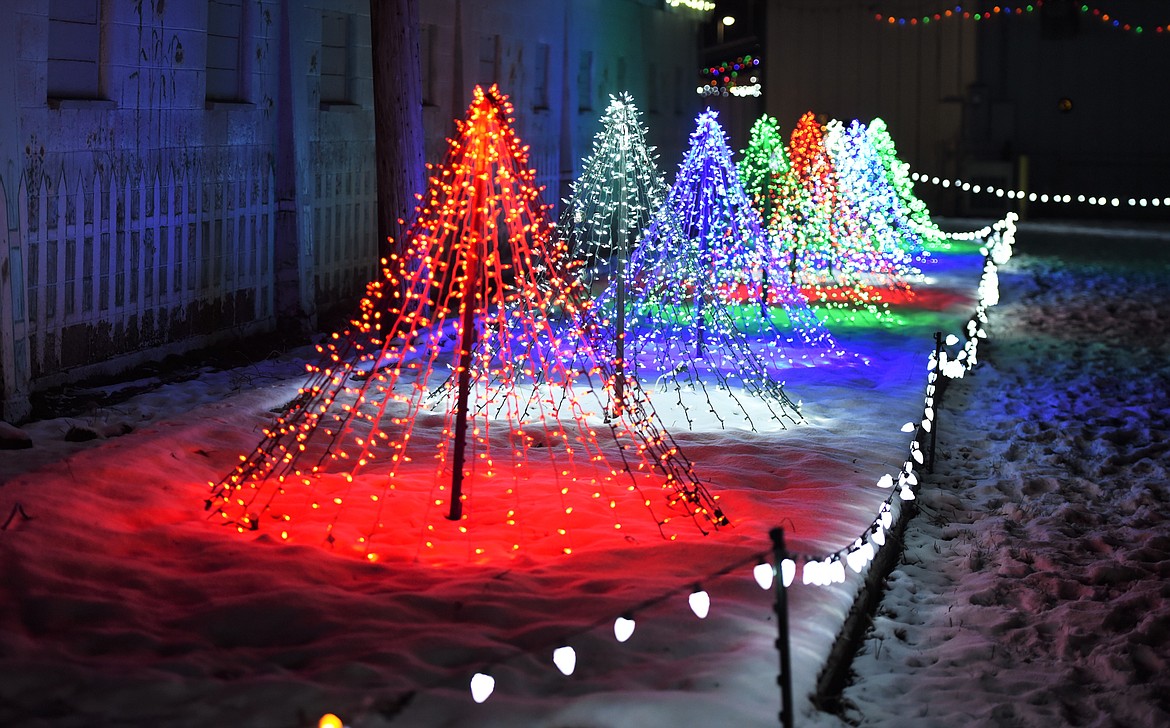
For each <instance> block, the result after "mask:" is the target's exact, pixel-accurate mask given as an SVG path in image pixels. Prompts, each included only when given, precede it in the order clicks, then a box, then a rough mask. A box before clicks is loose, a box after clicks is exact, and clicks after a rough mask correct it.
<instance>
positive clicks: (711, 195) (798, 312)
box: [597, 110, 840, 427]
mask: <svg viewBox="0 0 1170 728" xmlns="http://www.w3.org/2000/svg"><path fill="white" fill-rule="evenodd" d="M777 265H778V262H777V260H776V259H775V258H774V256H773V255H772V246H771V245H770V244H769V242H768V239H767V235H766V233H765V232H764V230H763V228H762V225H761V222H760V218H759V215H758V214H757V213H756V212H755V210H754V209H753V208H752V206H751V204H750V203H749V202H748V199H747V194H746V193H745V192H744V189H743V186H742V184H741V183H740V181H739V176H738V173H737V172H736V169H735V165H734V164H733V163H732V161H731V151H730V149H728V147H727V140H726V137H725V135H724V133H723V129H722V127H720V126H719V123H718V121H717V119H716V113H715V112H714V111H711V110H708V111H706V112H704V113H703V114H700V115H699V117H698V120H697V125H696V129H695V131H694V132H693V133H692V134H691V140H690V147H689V149H688V150H687V153H686V156H685V158H684V160H683V162H682V164H681V165H680V167H679V171H678V175H677V176H676V179H675V183H674V185H673V186H672V187H671V189H670V191H669V192H668V193H667V196H666V200H665V203H664V205H663V206H662V207H661V208H659V210H658V211H657V212H656V213H655V214H654V215H653V217H652V219H651V221H650V224H649V226H648V227H647V228H646V231H645V233H644V234H643V236H642V238H641V240H640V242H639V243H638V245H637V247H636V249H635V250H634V252H633V253H632V254H631V256H630V264H629V269H628V275H627V277H626V278H627V281H628V285H629V296H628V298H629V310H628V312H627V313H626V319H627V323H626V327H625V335H626V336H627V337H628V346H627V351H628V352H629V359H630V363H631V366H632V367H636V368H637V370H638V372H639V373H641V374H642V375H643V376H648V375H653V376H655V377H658V378H659V379H660V381H661V380H664V379H665V380H670V381H672V382H674V383H675V391H676V392H678V393H679V404H680V405H682V406H683V407H684V409H685V408H686V405H685V403H684V402H683V399H682V397H681V383H683V382H686V383H688V384H689V386H694V387H696V388H704V391H705V387H706V386H707V385H708V384H710V385H713V386H715V387H718V388H720V389H723V390H724V391H726V392H731V391H732V385H736V388H737V389H738V388H742V390H743V391H744V392H746V393H748V394H750V395H751V396H752V397H753V398H754V399H755V400H757V401H761V402H766V403H767V404H768V405H769V412H770V416H771V417H773V418H775V419H776V420H778V421H783V420H785V419H787V420H790V421H794V422H795V421H799V420H800V419H801V417H800V414H799V408H798V407H797V406H796V405H795V404H794V403H793V402H792V401H791V400H790V399H789V398H788V396H787V395H786V394H785V392H784V389H783V385H782V384H781V383H779V381H778V379H779V376H781V375H780V374H779V373H778V370H780V369H783V368H786V367H790V366H792V365H793V364H794V363H796V362H798V361H799V362H805V363H808V362H810V361H814V360H817V359H819V358H822V357H825V356H827V355H829V354H830V353H840V351H839V350H838V348H837V345H836V342H835V341H834V340H833V339H832V337H831V336H830V335H829V334H828V332H826V331H825V330H824V328H823V327H822V326H821V325H820V322H819V321H818V320H817V319H816V317H815V315H814V314H813V313H812V311H811V310H810V309H809V308H808V305H807V302H806V301H805V300H804V299H803V298H802V297H801V295H800V293H799V292H798V291H797V290H795V289H794V288H793V286H792V285H791V284H790V283H789V282H788V281H787V280H786V279H785V277H784V276H779V277H778V278H777V279H776V281H775V283H769V277H770V276H771V277H777V271H778V267H777ZM618 295H619V290H618V288H617V286H616V285H614V284H611V285H610V287H609V288H607V289H606V291H605V292H604V293H603V294H602V295H600V296H599V297H598V301H597V307H598V310H599V314H598V315H599V316H601V315H607V316H609V318H610V319H612V318H613V317H614V316H615V315H616V310H617V308H616V301H617V298H618ZM706 404H707V406H708V407H709V409H710V411H711V412H713V413H714V414H716V416H717V417H719V419H720V421H721V422H722V421H723V416H722V414H721V413H720V412H719V411H717V409H718V408H716V407H715V406H714V405H713V404H712V402H711V399H710V397H708V399H707V402H706ZM740 410H741V412H743V413H744V414H745V415H747V412H746V409H744V408H743V407H742V406H741V407H740ZM688 419H689V415H688ZM747 420H748V424H749V425H750V426H753V427H754V424H753V423H752V421H751V418H750V416H748V417H747Z"/></svg>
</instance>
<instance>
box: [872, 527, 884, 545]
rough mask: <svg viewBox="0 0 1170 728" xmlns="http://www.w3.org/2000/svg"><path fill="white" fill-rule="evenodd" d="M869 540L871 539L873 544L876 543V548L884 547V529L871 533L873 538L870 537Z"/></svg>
mask: <svg viewBox="0 0 1170 728" xmlns="http://www.w3.org/2000/svg"><path fill="white" fill-rule="evenodd" d="M870 538H872V539H873V542H874V543H876V544H877V545H878V546H885V545H886V530H885V529H884V528H879V529H878V530H876V531H874V532H873V536H871V537H870Z"/></svg>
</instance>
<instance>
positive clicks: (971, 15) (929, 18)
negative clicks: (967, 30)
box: [873, 0, 1170, 35]
mask: <svg viewBox="0 0 1170 728" xmlns="http://www.w3.org/2000/svg"><path fill="white" fill-rule="evenodd" d="M1043 6H1044V0H1036V2H1035V3H1028V4H1025V5H1015V6H1011V5H995V6H993V7H992V8H991V10H987V11H980V12H972V11H970V10H963V6H962V5H956V6H955V7H954V9H948V10H942V11H939V12H937V13H934V14H932V15H923V16H905V15H885V14H883V13H874V16H873V17H874V20H876V21H878V22H879V23H884V24H886V25H896V26H899V27H905V26H910V27H916V26H920V25H921V26H925V25H930V24H931V22H935V23H937V22H940V21H943V20H959V19H961V20H976V21H978V20H990V19H991V18H1000V17H1018V16H1021V15H1028V14H1031V13H1033V12H1035V11H1036V10H1038V9H1040V8H1041V7H1043ZM1080 10H1081V12H1082V13H1084V14H1085V15H1088V16H1091V17H1093V18H1096V19H1097V20H1099V21H1101V22H1102V23H1104V24H1105V25H1107V26H1109V27H1111V28H1117V29H1118V30H1124V31H1125V32H1127V33H1133V34H1135V35H1142V34H1143V33H1144V32H1145V31H1146V27H1145V26H1143V25H1141V24H1139V23H1129V22H1126V21H1123V20H1121V19H1119V18H1118V17H1117V16H1116V15H1113V14H1111V13H1108V12H1106V11H1104V10H1102V9H1101V8H1099V7H1094V6H1090V5H1081V8H1080ZM1152 30H1153V32H1154V33H1170V23H1166V24H1164V25H1155V26H1153V28H1152Z"/></svg>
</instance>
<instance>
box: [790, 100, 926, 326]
mask: <svg viewBox="0 0 1170 728" xmlns="http://www.w3.org/2000/svg"><path fill="white" fill-rule="evenodd" d="M788 155H789V168H788V173H787V175H786V179H785V183H784V197H783V198H782V200H783V203H784V211H783V221H782V226H781V230H780V235H779V237H778V243H779V245H780V247H781V249H782V250H783V251H784V254H785V255H786V256H787V260H788V270H789V273H790V277H791V278H790V279H791V281H792V282H793V283H794V284H796V285H797V286H799V287H800V288H801V290H802V291H804V293H805V295H806V296H808V298H809V300H810V301H814V302H816V303H818V304H820V305H822V306H824V307H826V308H830V309H835V310H837V311H838V312H840V313H839V314H838V315H844V316H845V317H847V318H853V316H854V314H855V312H857V311H866V312H868V313H870V314H872V315H875V316H879V317H880V316H883V315H885V314H886V313H887V312H888V310H889V303H888V301H886V300H885V298H884V296H883V290H885V291H894V290H897V291H899V293H900V294H901V295H905V293H906V292H907V290H908V287H907V285H906V283H905V279H904V277H903V273H904V271H902V270H901V268H900V266H899V264H898V263H897V262H896V261H894V260H891V259H890V258H888V257H887V256H885V255H883V254H881V253H880V252H879V251H878V250H876V249H875V247H874V245H873V243H872V241H871V240H870V239H869V237H868V234H867V231H866V229H865V226H864V222H863V220H861V218H860V217H859V215H858V212H857V210H855V209H854V208H853V207H852V205H851V204H850V201H849V199H848V197H847V196H845V195H843V194H842V193H841V189H840V183H839V180H838V171H837V169H836V168H835V166H834V164H833V159H832V157H831V156H830V154H829V151H828V148H827V147H826V144H825V136H824V129H823V127H822V126H821V124H820V123H819V122H818V121H817V120H816V118H815V117H814V116H813V114H812V112H808V113H806V114H804V115H803V116H802V117H801V118H800V121H799V122H798V123H797V125H796V127H795V128H794V129H793V131H792V137H791V140H790V142H789V145H788Z"/></svg>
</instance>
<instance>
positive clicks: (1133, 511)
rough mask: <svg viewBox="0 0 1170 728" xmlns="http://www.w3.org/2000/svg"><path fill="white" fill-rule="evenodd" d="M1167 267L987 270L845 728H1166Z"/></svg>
mask: <svg viewBox="0 0 1170 728" xmlns="http://www.w3.org/2000/svg"><path fill="white" fill-rule="evenodd" d="M1021 240H1022V241H1026V240H1027V238H1026V236H1025V235H1024V234H1023V233H1022V234H1021ZM1069 242H1070V244H1071V243H1072V242H1073V241H1071V240H1070V241H1069ZM1084 242H1089V243H1090V245H1089V246H1087V247H1085V248H1082V250H1089V251H1090V254H1091V255H1108V253H1101V252H1096V253H1093V252H1091V251H1092V249H1093V248H1097V249H1098V250H1099V249H1101V248H1105V249H1109V248H1112V249H1113V250H1119V249H1120V250H1124V248H1125V244H1124V243H1120V244H1119V243H1118V242H1117V241H1112V240H1107V239H1105V238H1097V239H1096V240H1095V241H1084ZM1164 246H1165V248H1166V249H1167V250H1170V241H1166V242H1164ZM1025 249H1027V246H1025ZM1122 254H1124V253H1122ZM1145 255H1146V254H1143V257H1145ZM1065 256H1066V257H1068V253H1067V251H1066V252H1065ZM1168 260H1170V256H1167V255H1165V254H1163V255H1161V256H1158V257H1157V258H1156V259H1153V260H1151V259H1147V260H1145V261H1144V262H1143V263H1142V264H1130V265H1126V264H1124V263H1120V262H1116V261H1113V262H1110V261H1101V260H1097V261H1093V260H1091V259H1080V260H1076V261H1075V262H1071V263H1070V262H1067V261H1063V262H1062V261H1058V260H1056V259H1055V258H1049V257H1044V256H1041V255H1018V256H1017V257H1016V258H1015V259H1014V260H1013V261H1012V262H1011V263H1010V264H1009V266H1008V267H1007V268H1006V270H1004V271H1001V291H1002V293H1003V302H1002V303H1001V305H1000V306H999V307H998V308H997V309H996V310H995V311H993V312H992V318H991V328H990V334H991V339H990V344H989V346H987V348H986V349H981V354H982V355H983V358H984V364H983V365H982V366H981V367H980V368H979V369H978V370H977V372H976V373H975V375H974V376H973V377H970V378H968V379H966V380H964V381H963V382H960V383H958V384H957V385H955V386H953V387H952V388H951V389H950V391H949V392H948V401H947V402H946V405H945V407H944V408H943V410H942V413H941V428H940V434H939V438H940V453H939V461H938V464H937V467H936V472H935V474H934V475H933V476H930V477H928V478H927V479H926V482H925V483H924V485H923V489H922V492H921V495H920V501H919V502H920V505H921V506H922V510H921V512H920V513H919V515H918V517H917V518H915V519H914V521H913V522H912V523H911V524H910V527H909V529H908V533H907V540H908V542H907V551H906V555H905V557H904V559H903V562H902V563H901V564H900V565H899V567H898V568H897V569H896V570H895V571H894V572H893V574H892V575H891V577H890V579H889V581H888V587H889V592H888V594H887V596H886V598H885V600H884V601H883V603H882V606H881V608H880V609H879V613H878V615H877V616H876V618H875V621H874V626H873V629H872V631H871V632H870V634H869V635H868V638H867V641H866V643H865V645H864V647H863V648H862V650H861V652H860V654H859V655H858V656H857V657H856V659H855V662H854V670H855V672H856V673H857V675H858V679H857V681H856V682H855V684H854V685H853V686H851V687H850V688H849V689H847V690H846V693H845V696H844V698H845V701H846V704H847V705H849V708H848V710H847V712H846V718H847V720H848V722H849V723H850V724H853V725H865V726H885V725H897V726H916V727H917V726H958V725H963V726H974V725H980V726H1029V727H1030V726H1053V725H1073V726H1088V725H1092V726H1165V725H1170V673H1167V671H1166V667H1167V663H1168V662H1170V529H1168V526H1170V483H1168V482H1167V474H1168V471H1170V342H1168V340H1167V338H1166V333H1167V331H1168V330H1170V262H1167V261H1168Z"/></svg>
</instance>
